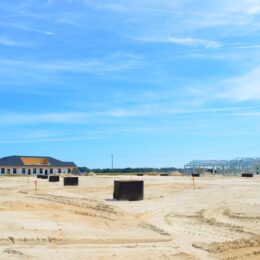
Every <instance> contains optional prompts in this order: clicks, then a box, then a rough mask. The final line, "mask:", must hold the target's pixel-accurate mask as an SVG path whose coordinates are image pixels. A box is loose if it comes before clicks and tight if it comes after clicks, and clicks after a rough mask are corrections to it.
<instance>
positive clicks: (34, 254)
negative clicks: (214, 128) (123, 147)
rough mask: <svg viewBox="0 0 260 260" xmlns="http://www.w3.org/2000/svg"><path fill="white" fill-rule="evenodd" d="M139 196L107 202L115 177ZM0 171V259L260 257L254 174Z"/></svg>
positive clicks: (258, 189) (258, 191) (259, 194)
mask: <svg viewBox="0 0 260 260" xmlns="http://www.w3.org/2000/svg"><path fill="white" fill-rule="evenodd" d="M131 178H133V179H143V180H144V185H145V187H144V193H145V198H144V200H143V201H134V202H128V201H114V200H113V199H112V193H113V185H114V180H115V179H131ZM34 180H36V178H35V177H0V259H47V260H50V259H55V260H56V259H62V260H63V259H77V260H79V259H123V260H125V259H260V177H259V176H255V177H254V178H240V177H222V176H218V177H206V176H204V177H200V178H196V180H195V188H193V185H192V179H191V177H173V176H145V177H130V176H126V177H117V176H113V177H112V176H99V177H98V176H90V177H83V176H82V177H80V180H79V186H78V187H63V180H61V181H60V182H59V183H49V182H48V180H42V179H38V190H37V191H35V190H34Z"/></svg>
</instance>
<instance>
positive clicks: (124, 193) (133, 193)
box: [113, 180, 144, 201]
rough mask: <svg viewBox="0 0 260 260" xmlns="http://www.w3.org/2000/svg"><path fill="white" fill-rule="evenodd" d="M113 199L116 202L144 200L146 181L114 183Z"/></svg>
mask: <svg viewBox="0 0 260 260" xmlns="http://www.w3.org/2000/svg"><path fill="white" fill-rule="evenodd" d="M113 198H114V199H116V200H129V201H136V200H143V199H144V181H139V180H130V181H114V193H113Z"/></svg>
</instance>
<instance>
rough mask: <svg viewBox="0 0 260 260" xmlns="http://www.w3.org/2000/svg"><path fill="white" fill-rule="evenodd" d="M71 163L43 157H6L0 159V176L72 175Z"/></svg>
mask: <svg viewBox="0 0 260 260" xmlns="http://www.w3.org/2000/svg"><path fill="white" fill-rule="evenodd" d="M76 171H77V166H76V164H75V163H73V162H62V161H59V160H57V159H54V158H52V157H44V156H8V157H3V158H1V159H0V174H28V175H32V174H46V175H47V174H64V173H74V172H76Z"/></svg>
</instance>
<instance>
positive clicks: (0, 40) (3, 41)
mask: <svg viewBox="0 0 260 260" xmlns="http://www.w3.org/2000/svg"><path fill="white" fill-rule="evenodd" d="M0 45H3V46H8V47H31V46H33V44H32V43H25V42H19V41H15V40H11V39H10V38H9V37H7V36H4V35H0Z"/></svg>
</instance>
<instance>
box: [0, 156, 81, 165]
mask: <svg viewBox="0 0 260 260" xmlns="http://www.w3.org/2000/svg"><path fill="white" fill-rule="evenodd" d="M21 158H44V159H47V160H48V162H49V163H50V164H47V165H42V166H46V167H77V165H76V164H75V163H73V162H62V161H59V160H57V159H54V158H52V157H48V156H17V155H15V156H8V157H3V158H1V159H0V167H1V166H12V167H24V166H35V167H36V166H41V165H34V164H32V165H27V164H26V165H25V164H24V163H23V161H22V159H21Z"/></svg>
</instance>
